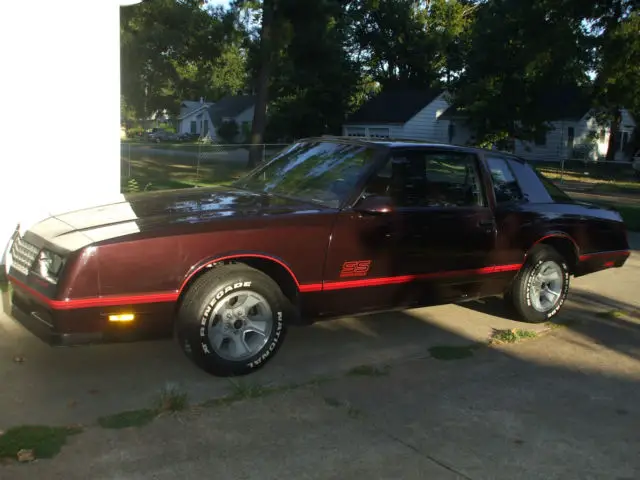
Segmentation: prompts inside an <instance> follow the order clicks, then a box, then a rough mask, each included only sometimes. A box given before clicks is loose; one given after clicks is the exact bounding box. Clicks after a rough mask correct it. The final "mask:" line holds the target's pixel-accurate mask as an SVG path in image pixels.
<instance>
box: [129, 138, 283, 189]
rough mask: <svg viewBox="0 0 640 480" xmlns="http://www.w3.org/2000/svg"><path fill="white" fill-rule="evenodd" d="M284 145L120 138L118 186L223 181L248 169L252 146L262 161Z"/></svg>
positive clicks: (164, 186) (172, 185) (161, 186)
mask: <svg viewBox="0 0 640 480" xmlns="http://www.w3.org/2000/svg"><path fill="white" fill-rule="evenodd" d="M287 146H288V144H257V145H252V144H229V145H222V144H206V143H143V142H122V143H121V146H120V157H121V180H122V182H121V183H122V189H123V191H139V190H157V189H167V188H187V187H199V186H210V185H217V184H222V183H227V182H229V181H233V180H234V179H236V178H238V177H240V176H241V175H243V174H244V173H246V172H247V171H248V170H249V167H250V166H249V158H250V152H251V149H252V148H255V149H257V150H258V160H259V162H258V163H262V162H265V161H268V160H270V159H271V158H273V156H274V155H276V154H277V153H278V152H280V151H281V150H283V149H284V148H285V147H287Z"/></svg>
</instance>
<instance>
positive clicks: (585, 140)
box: [439, 86, 636, 161]
mask: <svg viewBox="0 0 640 480" xmlns="http://www.w3.org/2000/svg"><path fill="white" fill-rule="evenodd" d="M540 104H541V105H542V108H543V109H544V110H543V111H547V112H549V113H548V116H547V123H548V128H549V129H548V130H547V131H546V132H541V133H540V135H538V136H537V138H535V139H534V140H532V141H521V140H516V141H515V142H514V153H515V154H516V155H518V156H520V157H522V158H525V159H527V160H534V161H535V160H538V161H560V160H563V159H564V160H571V159H580V160H591V161H597V160H602V159H604V157H605V156H606V155H607V150H608V147H609V131H610V129H609V127H608V126H607V127H603V126H602V125H598V123H597V122H596V119H595V117H594V113H593V112H594V110H593V102H592V100H591V97H590V95H589V93H588V91H586V90H584V89H582V88H580V87H577V86H568V87H564V88H559V89H557V90H555V91H550V92H548V93H547V94H546V95H545V96H544V97H543V98H541V99H540ZM439 120H440V121H442V122H447V123H448V124H449V128H450V129H451V130H452V131H454V132H457V134H456V135H455V138H454V141H453V142H451V143H456V144H460V145H464V144H466V143H470V142H471V141H472V132H471V131H470V130H469V128H468V127H467V126H466V116H465V115H464V113H461V112H459V111H458V110H457V109H456V108H455V107H449V108H448V109H447V110H446V111H445V112H444V113H443V114H442V115H441V116H440V117H439ZM635 126H636V122H635V120H634V119H633V117H632V116H631V114H630V113H629V112H628V111H627V110H625V109H623V110H622V121H621V123H620V131H619V132H618V141H617V142H616V145H617V147H618V148H617V150H616V154H615V160H616V161H625V160H629V159H628V158H625V154H624V151H625V148H626V145H627V143H628V142H629V140H630V139H631V134H632V133H633V130H634V128H635Z"/></svg>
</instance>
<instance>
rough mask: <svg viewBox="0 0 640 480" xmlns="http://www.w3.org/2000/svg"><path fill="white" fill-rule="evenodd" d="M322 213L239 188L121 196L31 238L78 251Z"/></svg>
mask: <svg viewBox="0 0 640 480" xmlns="http://www.w3.org/2000/svg"><path fill="white" fill-rule="evenodd" d="M322 210H326V208H324V207H320V206H317V205H314V204H309V203H306V202H302V201H299V200H294V199H288V198H283V197H279V196H274V195H267V194H258V193H252V192H248V191H245V190H241V189H237V188H233V187H210V188H193V189H181V190H166V191H158V192H145V193H139V194H129V195H121V196H120V199H119V201H115V202H113V203H108V204H104V205H99V206H94V207H90V208H84V209H81V210H75V211H72V212H66V213H62V214H56V215H55V216H52V217H50V218H48V219H46V220H44V221H42V222H40V223H38V224H36V225H34V226H33V227H31V228H30V229H29V232H28V233H29V234H30V235H29V236H31V237H35V238H32V239H31V241H32V243H34V244H36V245H37V246H39V247H41V246H43V245H44V244H45V243H48V244H50V245H54V246H55V247H57V248H58V249H62V250H65V251H74V250H77V249H79V248H82V247H84V246H87V245H89V244H91V243H95V242H100V241H104V240H110V239H113V238H117V237H121V236H125V235H130V234H135V233H139V232H144V231H151V230H155V229H159V228H165V227H170V226H172V225H178V224H186V223H191V224H194V223H201V222H203V221H214V220H220V219H225V218H227V219H228V218H239V217H249V216H260V217H264V216H268V215H283V214H293V213H312V212H319V211H322ZM25 238H26V237H25Z"/></svg>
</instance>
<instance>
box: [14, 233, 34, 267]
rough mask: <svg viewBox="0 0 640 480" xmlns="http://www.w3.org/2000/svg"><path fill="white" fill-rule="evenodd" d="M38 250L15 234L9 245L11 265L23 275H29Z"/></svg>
mask: <svg viewBox="0 0 640 480" xmlns="http://www.w3.org/2000/svg"><path fill="white" fill-rule="evenodd" d="M39 253H40V250H39V249H38V247H35V246H33V245H31V244H30V243H29V242H27V241H25V240H23V239H22V237H20V236H16V238H15V240H14V241H13V246H12V247H11V266H12V267H13V268H15V269H16V270H17V271H18V272H20V273H21V274H23V275H29V272H30V271H31V267H32V266H33V262H35V261H36V258H38V254H39Z"/></svg>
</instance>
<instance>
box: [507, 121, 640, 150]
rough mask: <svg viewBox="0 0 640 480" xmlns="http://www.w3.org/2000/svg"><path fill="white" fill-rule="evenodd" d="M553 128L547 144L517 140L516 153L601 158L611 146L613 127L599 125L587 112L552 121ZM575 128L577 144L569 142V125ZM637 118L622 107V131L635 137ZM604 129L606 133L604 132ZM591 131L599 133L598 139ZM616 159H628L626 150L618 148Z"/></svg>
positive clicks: (575, 141) (548, 134)
mask: <svg viewBox="0 0 640 480" xmlns="http://www.w3.org/2000/svg"><path fill="white" fill-rule="evenodd" d="M551 126H552V128H553V130H550V131H548V132H547V138H546V144H545V145H536V144H535V143H534V142H521V141H516V142H515V152H514V153H515V154H516V155H519V156H521V157H523V158H525V159H527V160H532V161H536V160H537V161H560V160H562V159H565V160H571V159H584V160H589V161H598V160H602V159H604V157H605V156H606V155H607V150H608V148H609V128H608V127H601V126H599V125H598V124H597V123H596V121H595V119H594V118H593V117H592V116H591V115H589V114H585V116H584V117H583V118H581V119H580V120H579V121H568V120H567V121H557V122H552V123H551ZM570 127H573V129H574V141H573V148H571V146H570V144H569V128H570ZM634 128H635V122H634V120H633V118H632V117H631V115H630V114H629V112H627V111H626V110H623V111H622V122H621V128H620V129H621V132H622V133H623V135H624V134H625V133H626V135H627V138H631V134H632V132H633V129H634ZM602 132H604V135H602ZM590 133H594V134H596V138H595V141H594V140H592V139H590V138H589V137H590ZM615 160H616V161H623V160H624V153H623V152H622V151H618V152H616V155H615Z"/></svg>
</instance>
